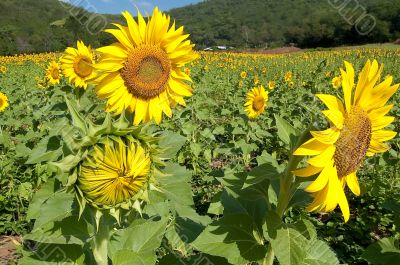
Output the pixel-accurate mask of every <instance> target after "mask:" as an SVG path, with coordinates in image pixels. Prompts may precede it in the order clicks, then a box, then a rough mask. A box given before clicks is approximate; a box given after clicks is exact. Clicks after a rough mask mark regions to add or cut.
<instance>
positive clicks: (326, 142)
mask: <svg viewBox="0 0 400 265" xmlns="http://www.w3.org/2000/svg"><path fill="white" fill-rule="evenodd" d="M345 67H346V70H343V69H341V73H342V89H343V94H344V102H342V101H341V100H340V99H338V98H336V97H335V96H332V95H326V94H318V95H316V96H317V97H318V98H319V99H320V100H321V101H322V102H323V103H324V104H325V105H326V106H327V107H328V110H325V111H323V112H322V113H323V114H324V115H325V116H326V117H327V118H328V119H329V120H330V123H331V127H330V128H329V129H327V130H325V131H313V132H311V134H312V136H313V138H311V139H310V140H309V141H307V142H305V143H304V144H303V145H302V146H300V147H299V148H298V149H297V150H296V151H295V152H294V155H298V156H313V157H312V158H311V159H309V160H308V161H307V162H308V164H309V166H308V167H306V168H303V169H299V170H296V171H295V172H294V174H295V175H297V176H299V177H309V176H313V175H315V174H318V177H317V178H316V179H315V181H314V182H313V183H312V184H310V185H309V186H308V187H307V188H306V191H307V192H311V193H313V195H314V200H313V202H312V203H311V205H309V206H308V207H307V210H308V211H318V210H319V211H324V212H330V211H333V210H334V209H335V208H336V206H337V205H339V207H340V209H341V211H342V213H343V217H344V220H345V222H347V221H348V220H349V217H350V211H349V205H348V202H347V198H346V195H345V193H344V188H345V186H346V185H347V186H348V187H349V189H350V190H351V191H352V192H353V193H354V194H355V195H357V196H359V195H360V186H359V182H358V179H357V176H356V173H357V170H358V169H359V168H360V166H361V164H362V162H363V160H364V158H365V157H366V156H373V155H375V154H377V153H383V152H385V151H387V150H388V149H389V146H388V145H387V144H385V143H384V141H387V140H390V139H392V138H394V137H395V136H396V132H393V131H390V130H385V129H384V128H385V127H386V126H388V125H390V124H391V123H392V122H393V121H394V117H390V116H386V114H387V113H388V112H389V111H390V109H391V108H392V107H393V105H386V103H387V102H388V100H389V99H390V97H391V96H392V95H393V94H394V93H395V92H396V91H397V89H398V87H399V84H395V85H392V82H393V78H392V77H388V78H386V79H384V81H382V82H381V83H378V80H380V77H381V73H382V70H383V65H382V66H379V65H378V62H377V61H373V62H372V63H371V61H369V60H368V61H367V63H366V64H365V66H364V67H363V69H362V71H361V72H360V74H359V77H358V83H357V86H356V87H355V80H354V77H355V74H354V68H353V66H352V65H351V64H350V63H348V62H345ZM354 87H355V90H354Z"/></svg>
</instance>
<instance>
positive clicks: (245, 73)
mask: <svg viewBox="0 0 400 265" xmlns="http://www.w3.org/2000/svg"><path fill="white" fill-rule="evenodd" d="M240 77H241V78H242V79H245V78H246V77H247V72H245V71H242V72H240Z"/></svg>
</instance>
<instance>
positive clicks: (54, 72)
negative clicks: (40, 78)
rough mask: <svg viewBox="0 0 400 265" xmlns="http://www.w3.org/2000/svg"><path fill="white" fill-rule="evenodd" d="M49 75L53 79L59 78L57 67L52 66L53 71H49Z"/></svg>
mask: <svg viewBox="0 0 400 265" xmlns="http://www.w3.org/2000/svg"><path fill="white" fill-rule="evenodd" d="M51 77H52V78H53V79H55V80H57V79H59V78H60V71H59V70H58V69H57V68H54V69H53V71H51Z"/></svg>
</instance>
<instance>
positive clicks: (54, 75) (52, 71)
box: [46, 61, 61, 85]
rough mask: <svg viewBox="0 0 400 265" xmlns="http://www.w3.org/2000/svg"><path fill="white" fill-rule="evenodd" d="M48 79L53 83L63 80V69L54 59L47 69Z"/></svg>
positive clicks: (56, 83)
mask: <svg viewBox="0 0 400 265" xmlns="http://www.w3.org/2000/svg"><path fill="white" fill-rule="evenodd" d="M46 79H47V81H48V82H49V83H50V84H52V85H58V84H60V80H61V69H60V65H59V64H58V63H57V62H55V61H53V62H51V63H50V64H49V66H48V67H47V70H46Z"/></svg>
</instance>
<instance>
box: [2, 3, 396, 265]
mask: <svg viewBox="0 0 400 265" xmlns="http://www.w3.org/2000/svg"><path fill="white" fill-rule="evenodd" d="M123 17H124V18H125V20H126V24H125V25H118V24H116V25H115V26H110V29H108V30H107V32H108V33H110V34H112V35H113V36H114V37H115V43H110V46H105V47H101V48H98V49H93V48H91V47H89V46H86V45H85V44H84V43H83V42H81V41H79V40H77V44H76V46H75V47H69V48H67V49H66V51H65V52H64V53H49V54H37V55H19V56H12V57H0V187H1V189H0V205H1V207H0V209H1V210H0V211H1V212H0V234H1V235H2V237H1V238H5V237H13V238H15V241H16V242H15V244H16V245H17V248H16V251H15V253H14V254H13V256H12V257H8V258H4V257H0V258H1V260H0V262H3V263H5V264H26V265H28V264H29V265H31V264H32V265H35V264H100V265H104V264H113V265H119V264H143V265H152V264H159V265H169V264H172V265H178V264H196V265H203V264H204V265H206V264H207V265H211V264H215V265H224V264H233V265H244V264H249V265H250V264H252V265H253V264H254V265H256V264H260V265H272V264H282V265H301V264H304V265H306V264H307V265H314V264H324V265H331V264H332V265H334V264H384V265H386V264H387V265H389V264H390V265H392V264H399V260H400V248H399V240H400V138H399V137H398V136H397V132H398V131H399V129H400V122H399V119H398V118H399V116H400V108H399V106H398V103H399V101H400V93H398V87H399V85H398V83H400V72H399V70H400V68H399V64H400V48H396V47H385V46H382V47H370V48H366V47H364V48H352V49H351V48H348V49H344V48H343V49H334V50H326V51H307V52H298V53H291V54H279V55H267V54H246V53H226V52H224V53H222V52H221V53H212V52H196V51H195V50H194V45H193V44H192V43H191V42H190V37H189V36H188V35H186V33H185V32H184V29H183V28H182V27H178V26H175V24H174V23H172V22H171V19H170V17H169V16H167V15H166V14H163V13H161V12H160V11H158V9H155V10H154V12H153V14H152V16H151V17H150V18H148V19H145V18H143V17H142V16H141V15H140V14H139V17H138V18H137V20H135V19H134V18H133V17H132V16H131V14H129V13H128V12H124V13H123ZM396 92H397V93H396ZM0 246H1V245H0Z"/></svg>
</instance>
